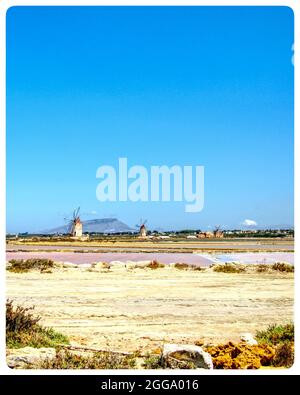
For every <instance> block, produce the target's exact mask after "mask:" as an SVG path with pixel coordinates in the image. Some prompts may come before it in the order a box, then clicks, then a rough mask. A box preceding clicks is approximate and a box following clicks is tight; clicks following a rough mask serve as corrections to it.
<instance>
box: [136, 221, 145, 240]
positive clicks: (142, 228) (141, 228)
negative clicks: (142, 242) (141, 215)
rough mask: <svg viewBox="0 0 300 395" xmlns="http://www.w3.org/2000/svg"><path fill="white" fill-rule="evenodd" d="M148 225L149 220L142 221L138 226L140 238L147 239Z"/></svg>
mask: <svg viewBox="0 0 300 395" xmlns="http://www.w3.org/2000/svg"><path fill="white" fill-rule="evenodd" d="M146 223H147V220H142V219H141V220H140V223H139V225H136V227H137V228H138V229H139V237H140V238H141V239H145V238H146V237H147V228H146Z"/></svg>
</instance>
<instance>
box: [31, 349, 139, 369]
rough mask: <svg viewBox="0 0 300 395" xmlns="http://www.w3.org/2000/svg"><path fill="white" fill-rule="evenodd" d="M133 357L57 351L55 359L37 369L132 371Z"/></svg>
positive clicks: (108, 353) (133, 365)
mask: <svg viewBox="0 0 300 395" xmlns="http://www.w3.org/2000/svg"><path fill="white" fill-rule="evenodd" d="M135 363H136V357H135V355H121V354H117V353H112V352H101V353H100V352H97V353H93V354H90V355H79V354H75V353H74V352H71V351H66V350H59V351H58V352H57V353H56V357H55V358H53V359H47V360H45V361H43V362H42V363H41V364H40V365H39V366H37V368H38V369H133V368H134V367H135Z"/></svg>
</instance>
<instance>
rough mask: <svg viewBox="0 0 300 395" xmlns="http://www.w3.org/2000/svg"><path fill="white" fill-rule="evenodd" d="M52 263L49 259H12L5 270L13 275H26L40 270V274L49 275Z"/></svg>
mask: <svg viewBox="0 0 300 395" xmlns="http://www.w3.org/2000/svg"><path fill="white" fill-rule="evenodd" d="M53 267H54V262H53V261H52V260H51V259H36V258H32V259H27V260H24V259H12V260H11V261H9V265H8V267H7V270H9V271H10V272H14V273H27V272H29V271H30V270H40V272H41V273H51V269H52V268H53Z"/></svg>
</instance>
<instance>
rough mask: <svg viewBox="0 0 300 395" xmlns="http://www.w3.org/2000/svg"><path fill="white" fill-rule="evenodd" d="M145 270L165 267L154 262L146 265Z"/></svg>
mask: <svg viewBox="0 0 300 395" xmlns="http://www.w3.org/2000/svg"><path fill="white" fill-rule="evenodd" d="M144 267H145V268H148V269H162V268H163V267H165V265H164V264H163V263H160V262H158V261H156V260H154V261H151V262H150V263H148V265H146V266H144Z"/></svg>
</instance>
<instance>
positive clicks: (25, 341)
mask: <svg viewBox="0 0 300 395" xmlns="http://www.w3.org/2000/svg"><path fill="white" fill-rule="evenodd" d="M33 309H34V308H33V307H22V306H16V307H14V306H13V302H12V301H11V300H7V302H6V345H7V347H8V348H21V347H26V346H30V347H37V348H39V347H56V346H57V345H58V344H68V342H69V341H68V338H67V337H66V336H65V335H63V334H61V333H59V332H56V331H55V330H54V329H52V328H44V327H42V326H40V325H39V324H38V322H39V321H40V317H39V316H34V315H33V314H32V311H33Z"/></svg>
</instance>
